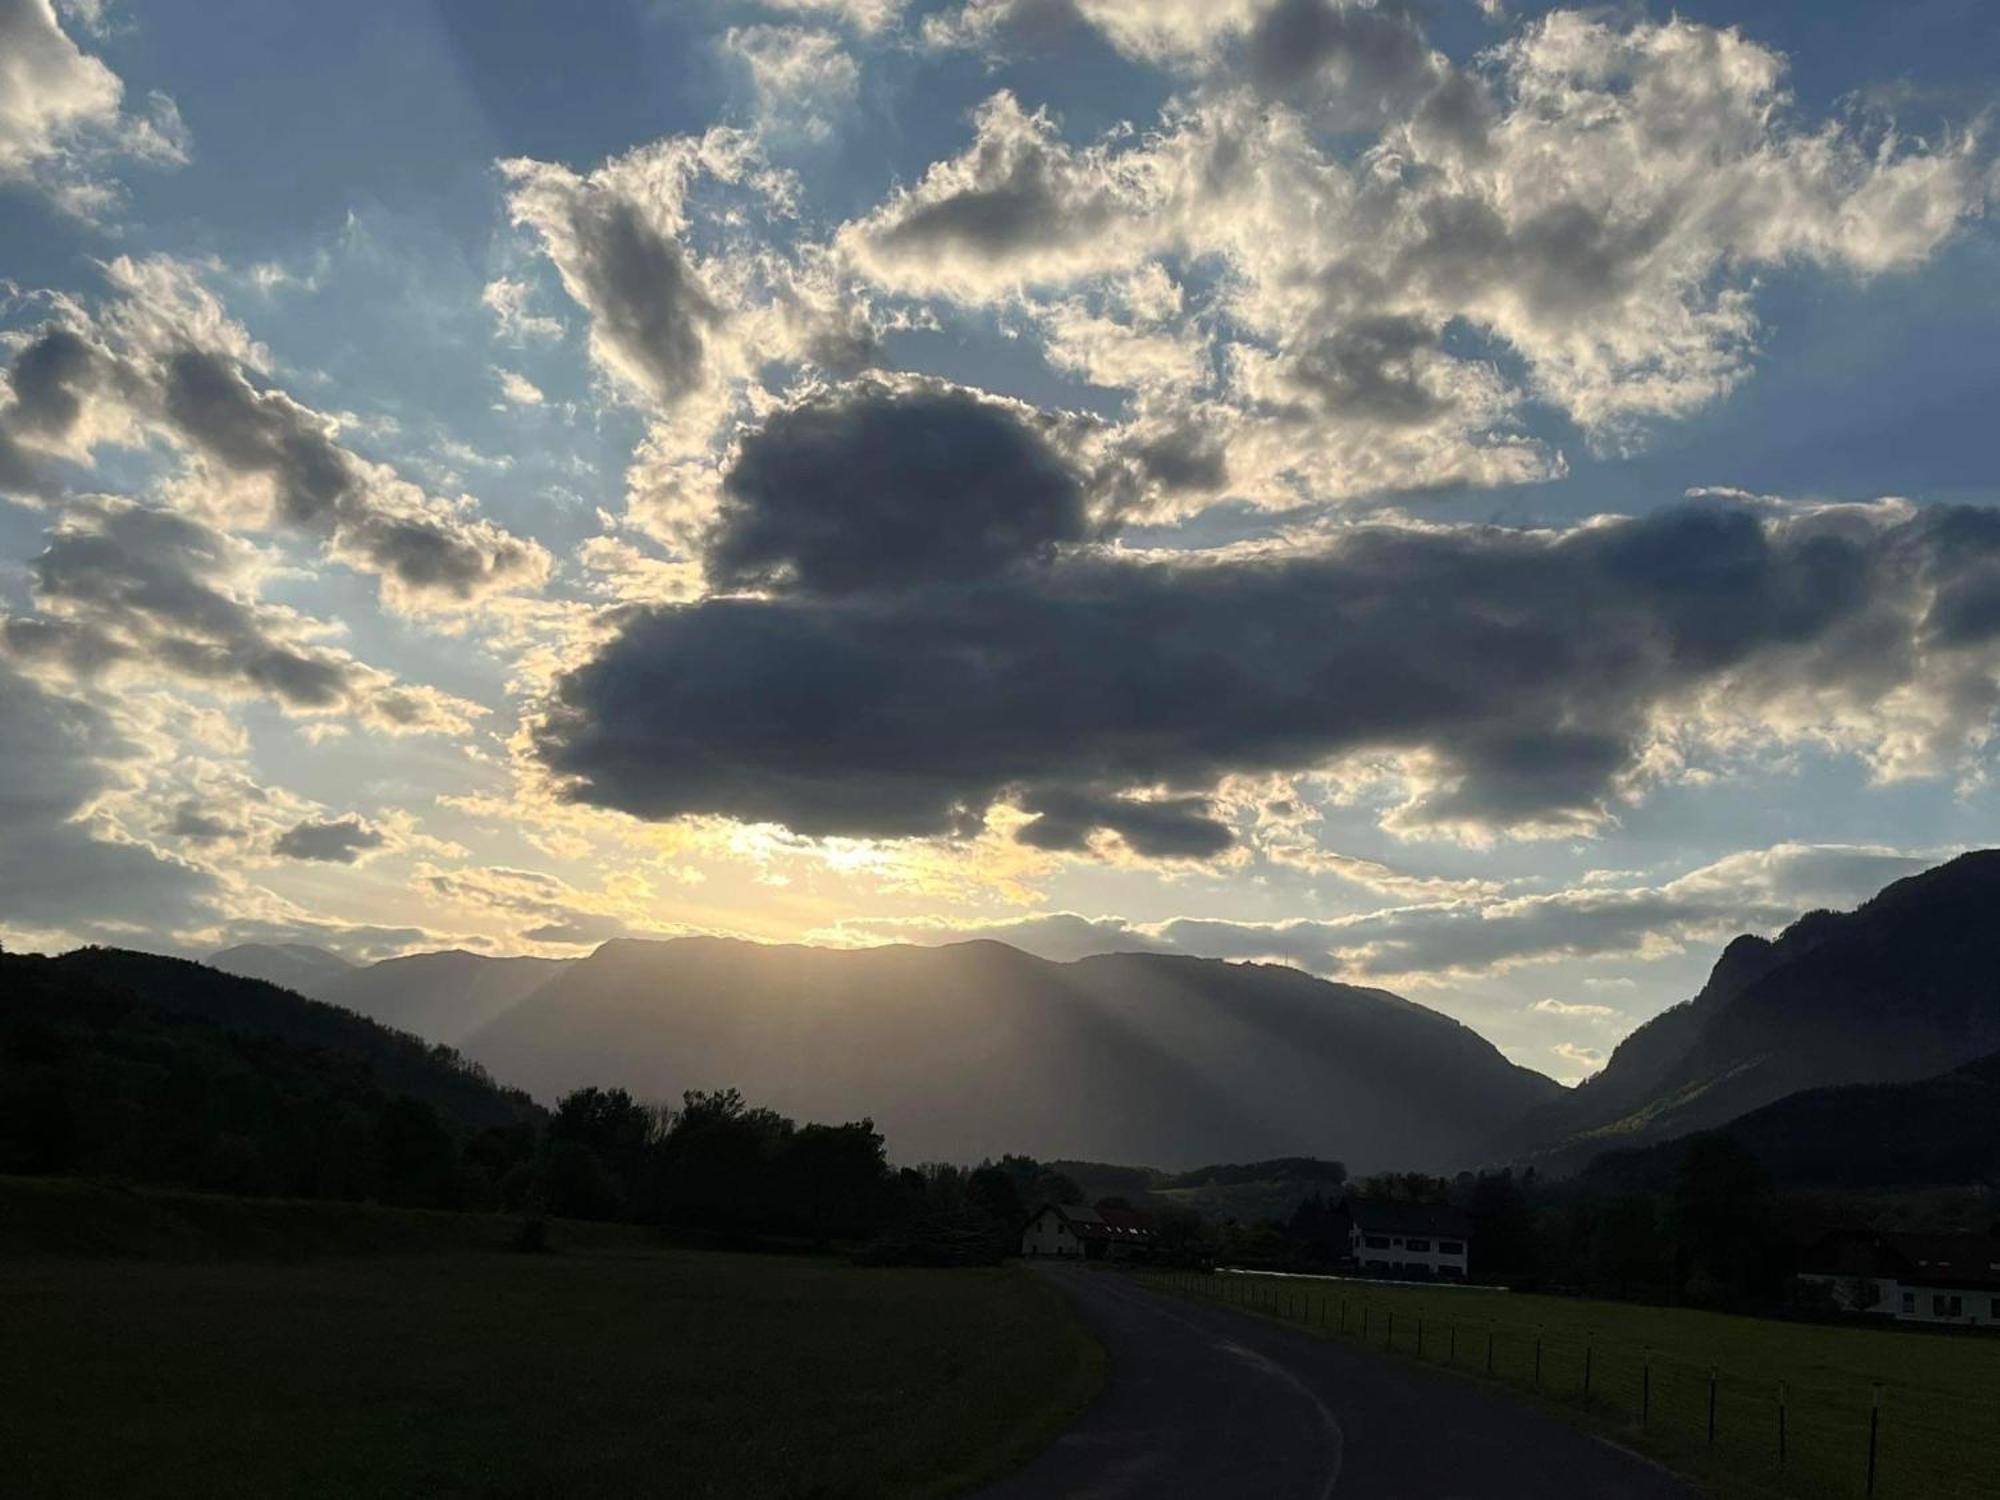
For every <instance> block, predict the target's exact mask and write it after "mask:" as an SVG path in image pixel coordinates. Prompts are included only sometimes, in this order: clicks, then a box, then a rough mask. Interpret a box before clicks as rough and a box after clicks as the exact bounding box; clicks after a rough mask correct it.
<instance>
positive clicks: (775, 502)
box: [707, 378, 1090, 594]
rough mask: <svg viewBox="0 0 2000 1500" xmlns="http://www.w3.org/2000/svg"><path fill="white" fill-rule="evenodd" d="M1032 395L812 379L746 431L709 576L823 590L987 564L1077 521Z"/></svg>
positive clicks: (1073, 491)
mask: <svg viewBox="0 0 2000 1500" xmlns="http://www.w3.org/2000/svg"><path fill="white" fill-rule="evenodd" d="M1048 425H1049V424H1047V423H1046V422H1044V421H1043V420H1042V419H1041V418H1040V417H1039V415H1038V414H1037V413H1035V412H1034V411H1033V410H1032V409H1031V408H1027V407H1024V406H1021V405H1020V404H1018V403H1015V402H1008V401H1002V400H998V399H995V398H993V397H989V396H984V395H981V394H979V393H977V392H974V391H968V390H965V389H963V388H960V387H957V386H952V385H948V384H946V383H944V382H942V381H937V380H925V379H918V378H903V379H897V380H887V379H871V380H866V381H862V382H858V383H856V384H852V385H848V386H844V387H840V388H836V389H830V390H820V391H816V392H813V393H811V394H809V395H808V396H807V397H806V398H805V399H804V400H802V401H800V402H798V403H797V404H795V405H793V406H790V407H788V408H785V409H783V410H781V411H779V412H777V413H775V414H773V415H772V416H771V417H770V419H769V420H767V421H766V422H765V423H764V425H763V426H762V427H760V428H758V429H756V430H754V431H753V432H751V433H750V434H748V435H747V436H746V437H745V438H744V439H743V441H742V444H741V446H740V448H739V449H738V452H737V454H736V458H735V462H734V464H733V465H732V467H731V468H730V470H729V472H728V474H727V476H726V478H725V479H724V482H723V486H722V502H721V507H720V510H719V512H718V515H717V518H716V522H715V526H714V529H713V530H712V532H711V533H710V536H709V539H708V548H707V562H708V571H709V577H710V579H711V581H712V583H713V584H714V585H715V586H717V587H722V588H729V589H742V588H749V587H758V586H764V587H768V586H772V585H782V586H784V587H787V588H792V589H797V590H800V591H803V592H809V593H820V594H843V593H851V592H854V591H856V590H859V589H865V588H870V587H882V586H890V587H894V586H901V585H906V584H907V585H917V584H928V583H935V582H937V581H939V580H944V579H961V578H978V577H984V576H988V575H991V574H993V573H995V572H997V571H999V570H1001V569H1003V568H1005V567H1007V566H1008V565H1010V564H1012V563H1015V562H1020V561H1034V560H1045V559H1047V558H1048V557H1050V556H1052V555H1053V553H1054V550H1055V549H1056V548H1057V547H1058V546H1059V545H1062V544H1065V543H1074V542H1079V541H1082V540H1084V539H1085V537H1086V536H1087V535H1088V534H1089V531H1090V526H1089V523H1088V520H1087V518H1086V516H1085V504H1084V499H1085V497H1084V489H1083V484H1082V482H1081V479H1080V477H1079V476H1078V474H1077V473H1076V472H1075V471H1074V469H1073V468H1072V466H1071V465H1070V464H1069V463H1068V461H1067V460H1066V459H1065V458H1064V457H1063V455H1062V454H1061V453H1060V452H1059V451H1058V450H1057V449H1056V447H1055V446H1054V445H1053V444H1052V443H1051V442H1050V441H1049V437H1048V435H1047V434H1046V432H1045V431H1043V430H1041V429H1044V428H1045V427H1047V426H1048Z"/></svg>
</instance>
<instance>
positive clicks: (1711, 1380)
mask: <svg viewBox="0 0 2000 1500" xmlns="http://www.w3.org/2000/svg"><path fill="white" fill-rule="evenodd" d="M1708 1446H1709V1447H1711V1448H1713V1447H1714V1446H1715V1366H1714V1365H1710V1366H1709V1367H1708Z"/></svg>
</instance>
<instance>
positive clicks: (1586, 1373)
mask: <svg viewBox="0 0 2000 1500" xmlns="http://www.w3.org/2000/svg"><path fill="white" fill-rule="evenodd" d="M1594 1337H1595V1335H1592V1334H1588V1333H1586V1334H1585V1335H1584V1336H1583V1399H1584V1400H1586V1401H1588V1400H1589V1399H1590V1356H1591V1352H1592V1351H1593V1350H1594V1349H1595V1348H1596V1345H1595V1344H1594V1343H1593V1342H1592V1340H1593V1338H1594Z"/></svg>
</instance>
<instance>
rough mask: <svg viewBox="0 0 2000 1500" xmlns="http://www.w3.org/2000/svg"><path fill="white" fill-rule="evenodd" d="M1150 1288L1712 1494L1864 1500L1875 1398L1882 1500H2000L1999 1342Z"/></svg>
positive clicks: (1202, 1287) (1494, 1299)
mask: <svg viewBox="0 0 2000 1500" xmlns="http://www.w3.org/2000/svg"><path fill="white" fill-rule="evenodd" d="M1147 1279H1148V1280H1149V1281H1151V1282H1153V1283H1154V1284H1155V1285H1158V1286H1161V1287H1163V1288H1165V1289H1168V1290H1173V1291H1177V1292H1180V1293H1182V1294H1183V1295H1188V1296H1199V1297H1205V1298H1210V1299H1225V1300H1227V1301H1229V1302H1232V1303H1237V1304H1241V1305H1244V1306H1245V1307H1246V1308H1248V1309H1249V1310H1251V1311H1255V1312H1259V1313H1262V1314H1264V1315H1267V1316H1273V1317H1278V1318H1282V1319H1285V1320H1287V1321H1290V1322H1294V1323H1298V1324H1301V1325H1303V1326H1305V1327H1306V1328H1308V1329H1310V1330H1312V1331H1313V1332H1316V1333H1319V1332H1323V1333H1324V1335H1325V1336H1326V1337H1329V1338H1332V1337H1342V1336H1344V1337H1346V1338H1349V1339H1354V1340H1362V1339H1365V1340H1366V1341H1367V1342H1369V1343H1370V1344H1372V1345H1374V1346H1376V1347H1379V1348H1383V1349H1393V1350H1395V1351H1396V1352H1398V1353H1400V1354H1402V1355H1404V1356H1406V1357H1409V1358H1422V1359H1424V1360H1426V1361H1428V1362H1430V1363H1433V1364H1437V1365H1450V1366H1452V1367H1454V1368H1456V1369H1458V1370H1461V1371H1463V1372H1465V1373H1467V1374H1468V1375H1469V1376H1472V1377H1475V1378H1481V1379H1484V1378H1487V1377H1488V1371H1489V1369H1490V1371H1491V1378H1492V1379H1494V1380H1497V1381H1501V1382H1504V1383H1506V1384H1509V1385H1512V1386H1515V1387H1519V1388H1522V1389H1526V1390H1531V1391H1532V1390H1537V1389H1538V1390H1539V1391H1540V1392H1541V1393H1542V1395H1543V1396H1544V1397H1545V1398H1547V1399H1549V1400H1551V1401H1556V1402H1560V1403H1563V1404H1565V1405H1566V1406H1568V1407H1570V1408H1571V1409H1573V1410H1574V1411H1575V1412H1576V1414H1577V1415H1578V1416H1579V1417H1580V1418H1582V1419H1585V1420H1589V1421H1591V1422H1594V1423H1596V1424H1598V1425H1600V1426H1602V1427H1604V1428H1606V1429H1608V1430H1610V1431H1612V1432H1613V1433H1615V1434H1616V1435H1617V1436H1618V1437H1619V1439H1620V1440H1621V1441H1625V1442H1628V1443H1630V1444H1632V1445H1633V1446H1636V1447H1639V1448H1641V1449H1643V1450H1645V1451H1648V1452H1651V1453H1653V1454H1655V1455H1657V1456H1658V1457H1660V1458H1662V1459H1663V1460H1665V1461H1667V1462H1669V1463H1671V1464H1672V1465H1673V1466H1674V1467H1676V1468H1679V1469H1681V1470H1683V1471H1684V1472H1687V1473H1690V1474H1695V1475H1699V1476H1702V1477H1705V1478H1707V1479H1710V1480H1711V1481H1714V1482H1715V1483H1717V1484H1718V1485H1719V1486H1720V1487H1721V1488H1722V1490H1723V1492H1724V1493H1736V1494H1758V1493H1776V1494H1794V1495H1801V1496H1812V1497H1835V1496H1856V1497H1860V1496H1864V1495H1866V1494H1867V1493H1868V1489H1867V1483H1868V1448H1869V1423H1870V1408H1871V1406H1872V1404H1873V1401H1874V1395H1875V1387H1876V1386H1877V1385H1880V1386H1881V1388H1882V1406H1881V1412H1880V1417H1879V1429H1878V1434H1877V1444H1876V1477H1875V1489H1874V1494H1875V1495H1876V1496H1877V1497H1878V1500H1906V1497H1907V1500H1932V1497H1967V1500H1975V1497H1976V1500H1992V1497H2000V1339H1996V1338H1992V1337H1953V1336H1942V1335H1936V1334H1925V1333H1920V1332H1914V1331H1909V1330H1895V1329H1873V1328H1849V1327H1829V1326H1822V1325H1817V1324H1805V1323H1783V1322H1777V1321H1774V1320H1770V1319H1762V1318H1742V1317H1732V1316H1727V1315H1724V1314H1720V1313H1706V1312H1697V1311H1692V1310H1688V1309H1682V1308H1653V1307H1640V1306H1635V1305H1632V1304H1628V1303H1617V1302H1595V1301H1587V1300H1584V1299H1581V1298H1568V1297H1533V1296H1521V1295H1516V1294H1514V1293H1508V1292H1495V1291H1486V1290H1481V1289H1478V1288H1459V1287H1436V1288H1428V1287H1396V1286H1383V1285H1379V1284H1370V1283H1367V1282H1359V1281H1324V1280H1311V1279H1304V1278H1291V1277H1275V1276H1240V1275H1228V1274H1225V1275H1211V1276H1198V1275H1183V1274H1179V1273H1158V1274H1155V1275H1152V1276H1149V1277H1148V1278H1147ZM1489 1340H1490V1349H1491V1353H1490V1355H1489V1352H1488V1350H1489ZM1538 1351H1539V1352H1538ZM1489 1361H1490V1364H1489ZM1711 1370H1713V1371H1714V1372H1715V1382H1714V1413H1715V1420H1714V1436H1713V1440H1712V1441H1711V1438H1710V1424H1709V1410H1710V1372H1711ZM1781 1387H1782V1388H1783V1394H1784V1401H1783V1410H1784V1418H1783V1421H1784V1428H1785V1447H1784V1459H1783V1464H1782V1466H1781V1465H1780V1461H1779V1422H1780V1418H1779V1412H1780V1399H1779V1397H1780V1388H1781Z"/></svg>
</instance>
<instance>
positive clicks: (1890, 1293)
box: [1799, 1274, 2000, 1328]
mask: <svg viewBox="0 0 2000 1500" xmlns="http://www.w3.org/2000/svg"><path fill="white" fill-rule="evenodd" d="M1799 1280H1800V1281H1806V1282H1813V1283H1816V1284H1817V1285H1820V1286H1826V1287H1831V1288H1832V1289H1833V1300H1834V1302H1835V1303H1836V1304H1837V1305H1838V1306H1840V1307H1843V1308H1845V1309H1846V1310H1847V1311H1849V1312H1868V1313H1880V1314H1883V1315H1885V1316H1887V1317H1891V1318H1894V1319H1895V1320H1896V1321H1897V1322H1899V1323H1953V1324H1959V1325H1963V1326H1965V1327H1969V1328H1991V1327H1996V1326H2000V1292H1996V1291H1992V1290H1990V1289H1988V1288H1984V1287H1982V1288H1980V1289H1978V1290H1976V1291H1973V1290H1968V1289H1965V1288H1957V1287H1942V1286H1904V1285H1903V1284H1902V1283H1901V1282H1899V1281H1891V1280H1889V1279H1887V1278H1886V1277H1881V1276H1876V1277H1856V1276H1820V1275H1805V1274H1802V1275H1801V1276H1800V1277H1799ZM1861 1281H1872V1282H1873V1283H1874V1285H1875V1288H1876V1290H1877V1291H1878V1292H1879V1293H1880V1295H1879V1296H1878V1297H1877V1298H1876V1300H1875V1301H1874V1302H1872V1303H1870V1304H1869V1305H1868V1306H1866V1307H1858V1306H1856V1305H1855V1301H1854V1290H1855V1285H1856V1283H1857V1282H1861ZM1940 1297H1942V1298H1944V1299H1945V1302H1944V1306H1943V1307H1942V1308H1940V1307H1939V1305H1938V1301H1937V1299H1938V1298H1940ZM1953 1297H1956V1298H1957V1299H1958V1311H1957V1312H1956V1313H1954V1312H1953V1311H1952V1310H1951V1299H1952V1298H1953ZM1905 1298H1908V1302H1907V1304H1906V1303H1905V1300H1904V1299H1905Z"/></svg>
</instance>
